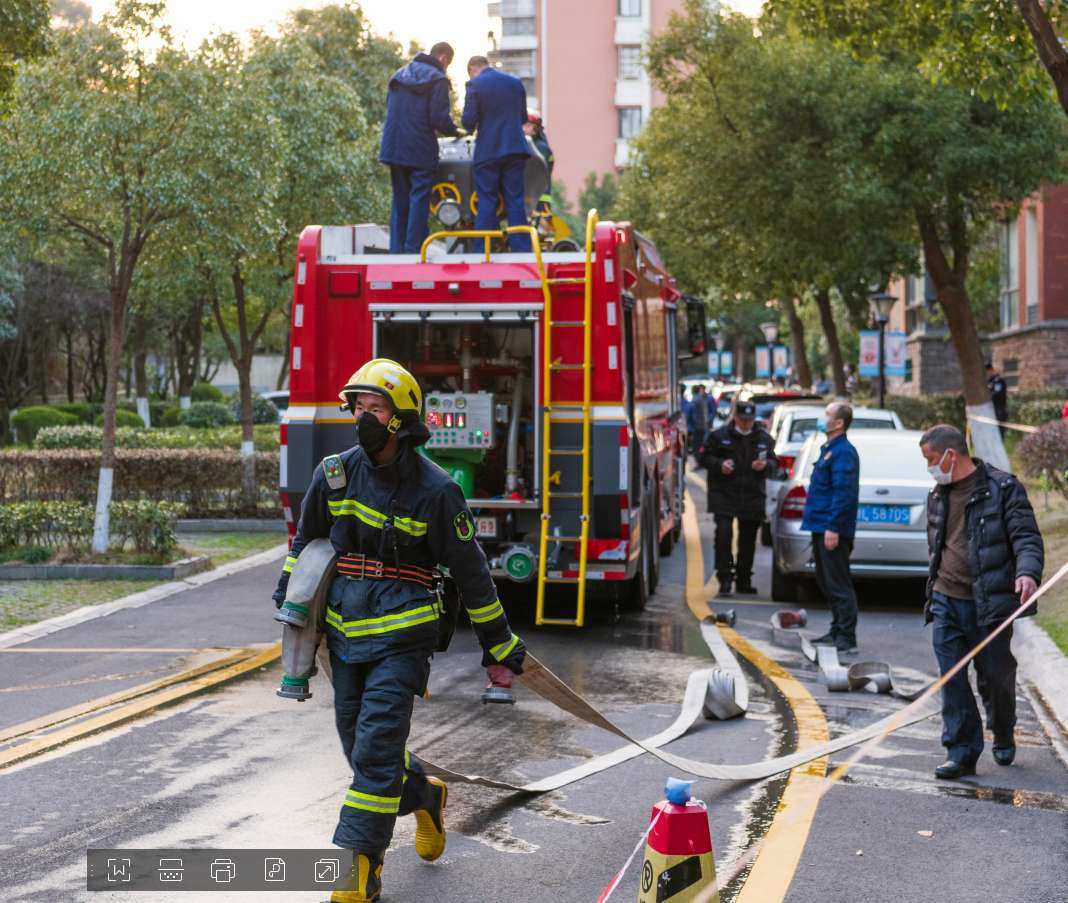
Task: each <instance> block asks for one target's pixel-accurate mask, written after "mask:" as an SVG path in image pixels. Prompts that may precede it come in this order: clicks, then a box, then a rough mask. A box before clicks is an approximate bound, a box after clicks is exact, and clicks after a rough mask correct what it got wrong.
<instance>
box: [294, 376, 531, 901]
mask: <svg viewBox="0 0 1068 903" xmlns="http://www.w3.org/2000/svg"><path fill="white" fill-rule="evenodd" d="M340 397H341V400H342V401H343V402H344V404H343V408H344V409H347V410H348V411H350V412H351V413H352V414H353V416H354V417H355V418H356V434H357V439H358V440H359V444H358V445H356V446H355V447H354V448H351V449H349V450H348V451H346V452H343V453H342V454H340V455H331V456H330V457H328V458H325V459H324V460H323V462H322V464H321V465H320V466H319V467H317V468H316V470H315V475H314V477H313V478H312V481H311V485H310V486H309V487H308V492H307V494H306V495H305V497H304V503H303V507H302V509H301V515H300V523H299V524H298V526H297V533H296V536H295V537H294V539H293V548H292V550H291V552H290V555H289V557H288V558H287V559H286V563H285V565H284V567H283V570H282V575H281V577H280V578H279V581H278V588H277V589H276V590H275V593H274V601H275V604H276V605H278V606H281V605H282V604H283V602H284V601H285V596H286V589H287V586H288V583H289V573H290V571H291V570H292V568H293V565H294V564H296V561H297V557H298V556H299V555H300V552H301V549H303V548H304V546H305V545H306V544H307V543H308V542H309V541H310V540H312V539H318V538H323V537H329V539H330V542H331V543H332V544H333V546H334V548H335V549H336V550H337V552H338V553H339V556H340V557H339V558H338V562H337V573H336V575H335V576H334V578H333V582H332V583H331V584H330V589H329V595H328V597H327V610H326V639H327V645H328V647H329V650H330V665H331V668H332V672H333V675H332V679H333V684H334V710H335V715H336V722H337V731H338V734H339V735H340V737H341V748H342V750H343V751H344V754H345V758H346V760H347V761H348V762H349V763H350V764H351V765H352V772H353V777H352V785H351V787H350V788H349V790H348V792H347V794H346V796H345V801H344V804H343V805H342V807H341V814H340V817H339V821H338V825H337V830H336V831H335V832H334V839H333V842H334V843H335V844H336V845H337V846H339V847H343V848H345V849H351V850H353V851H354V852H353V866H352V872H351V874H350V875H349V878H348V880H347V882H346V883H345V885H344V888H343V889H339V890H335V891H334V893H333V895H332V896H331V898H330V899H331V901H332V903H363V901H367V900H377V899H378V898H379V896H380V894H381V889H382V881H381V876H382V862H383V857H384V855H385V852H386V848H387V847H388V846H389V842H390V839H391V838H392V837H393V828H394V825H395V823H396V821H397V816H398V815H407V814H409V813H414V814H415V817H416V834H415V848H416V852H417V853H418V854H419V856H420V857H421V858H422V859H425V860H427V861H428V862H430V861H433V860H435V859H437V858H438V857H439V856H441V854H442V853H443V852H444V850H445V822H444V812H445V800H446V795H447V793H446V788H445V784H444V783H442V782H441V781H440V780H438V779H437V778H428V777H427V776H426V774H425V772H424V770H423V766H422V765H421V764H420V763H419V762H418V760H416V758H415V757H414V756H411V755H410V754H409V753H408V752H407V751H406V750H405V742H406V741H407V739H408V732H409V729H410V727H411V717H412V702H413V700H414V698H415V697H416V696H422V695H424V694H425V692H426V687H427V682H428V680H429V678H430V659H431V658H432V656H433V654H434V652H435V651H444V649H445V647H446V646H447V645H448V642H449V639H450V638H451V635H452V628H453V626H454V625H455V614H454V613H450V612H447V611H444V610H443V605H442V602H441V579H442V578H441V572H440V571H439V570H438V566H439V565H444V566H445V567H447V568H448V569H449V573H450V576H451V577H452V579H453V580H454V581H455V582H456V585H457V587H458V588H459V591H460V596H461V598H462V599H463V603H464V605H465V607H466V608H467V613H468V617H469V618H470V621H471V624H472V626H473V627H474V629H475V633H476V634H477V636H478V639H479V642H480V643H481V645H482V649H483V656H482V664H483V666H485V667H486V668H487V669H488V670H491V674H492V673H494V672H497V671H503V672H506V673H507V674H508V676H509V677H510V676H511V675H512V674H519V673H521V672H522V666H523V658H524V656H525V647H524V646H523V642H522V641H521V640H520V639H519V637H517V636H516V635H515V634H513V633H512V630H511V628H510V626H509V624H508V618H507V617H506V616H505V613H504V608H503V607H502V606H501V603H500V600H499V599H498V598H497V590H496V587H495V586H494V583H493V578H492V577H491V576H490V570H489V566H488V564H487V563H486V556H485V555H484V554H483V552H482V548H481V547H480V546H479V544H478V543H477V542H476V541H475V524H474V521H473V519H472V517H471V511H470V510H469V509H468V507H467V502H466V501H465V500H464V495H463V492H462V491H461V489H460V487H459V486H458V485H457V484H456V483H455V482H453V480H452V479H451V478H450V477H449V476H448V475H447V474H446V473H445V471H443V470H442V469H441V468H440V467H438V466H437V465H436V464H434V463H433V462H431V461H430V460H429V459H428V458H426V457H425V456H423V455H421V454H419V452H418V451H417V449H418V447H419V446H420V445H422V444H424V443H425V442H426V441H427V440H428V439H429V438H430V432H429V430H428V429H427V427H426V425H425V424H424V423H423V420H422V416H421V411H422V405H423V395H422V391H421V390H420V388H419V384H418V383H417V382H416V380H415V378H414V377H413V376H412V375H411V374H410V373H409V372H408V371H407V370H405V369H404V368H403V367H402V366H401V365H400V364H398V363H396V362H395V361H391V360H386V359H384V358H379V359H376V360H372V361H369V362H367V363H366V364H364V365H363V366H362V367H361V368H360V369H359V370H357V371H356V372H355V373H354V374H353V375H352V377H351V378H350V379H349V381H348V383H347V384H346V385H345V387H344V388H343V389H342V390H341V393H340ZM502 676H503V675H502ZM504 682H505V683H508V682H510V681H507V680H505V681H504Z"/></svg>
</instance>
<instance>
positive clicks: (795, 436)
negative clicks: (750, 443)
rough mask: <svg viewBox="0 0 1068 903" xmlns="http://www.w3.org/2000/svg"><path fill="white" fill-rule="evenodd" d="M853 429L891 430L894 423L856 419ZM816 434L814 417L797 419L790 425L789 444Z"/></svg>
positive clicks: (874, 419) (873, 419)
mask: <svg viewBox="0 0 1068 903" xmlns="http://www.w3.org/2000/svg"><path fill="white" fill-rule="evenodd" d="M853 429H861V430H892V429H894V421H892V420H881V419H877V418H874V417H858V418H857V419H856V420H854V421H853ZM814 432H816V418H815V417H798V418H797V420H795V421H793V422H792V423H791V424H790V438H789V441H790V442H804V441H805V440H806V439H807V438H808V437H809V436H811V435H812V434H813V433H814Z"/></svg>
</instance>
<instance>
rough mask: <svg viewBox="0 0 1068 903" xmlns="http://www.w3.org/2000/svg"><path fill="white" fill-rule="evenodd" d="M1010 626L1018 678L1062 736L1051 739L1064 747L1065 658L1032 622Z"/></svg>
mask: <svg viewBox="0 0 1068 903" xmlns="http://www.w3.org/2000/svg"><path fill="white" fill-rule="evenodd" d="M1013 626H1014V628H1015V631H1016V637H1015V639H1016V642H1015V644H1014V645H1015V646H1016V649H1015V650H1014V651H1015V652H1016V658H1017V660H1018V662H1019V665H1018V667H1019V671H1020V675H1021V676H1022V677H1023V678H1024V680H1026V681H1027V682H1028V683H1030V684H1031V686H1032V687H1033V688H1034V690H1035V692H1036V693H1037V694H1038V695H1039V696H1040V697H1041V698H1042V702H1044V703H1045V705H1046V708H1047V709H1048V710H1049V712H1050V714H1051V715H1052V716H1053V718H1055V719H1056V721H1057V724H1056V727H1057V728H1058V729H1059V730H1060V731H1061V736H1060V737H1051V739H1052V740H1053V741H1054V742H1057V743H1061V744H1063V743H1065V742H1066V741H1068V656H1065V654H1064V653H1063V652H1061V650H1060V649H1059V648H1058V646H1057V644H1056V643H1054V642H1053V640H1051V639H1050V638H1049V634H1047V633H1046V631H1044V630H1043V629H1042V628H1041V627H1039V626H1038V625H1037V624H1036V623H1035V622H1034V620H1033V619H1032V618H1020V619H1019V620H1018V621H1017V622H1016V623H1015V624H1014V625H1013Z"/></svg>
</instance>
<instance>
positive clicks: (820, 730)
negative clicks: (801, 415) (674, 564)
mask: <svg viewBox="0 0 1068 903" xmlns="http://www.w3.org/2000/svg"><path fill="white" fill-rule="evenodd" d="M686 496H687V505H686V513H685V514H684V515H683V535H684V536H685V542H686V604H687V606H688V607H689V609H690V611H692V612H693V614H694V616H695V617H696V618H697V619H698V620H703V619H704V618H706V617H708V616H709V615H710V614H712V609H711V608H710V607H709V605H708V597H709V595H710V593H709V586H708V585H707V584H706V582H705V559H704V552H703V551H702V549H701V533H700V529H699V528H698V525H697V513H696V508H695V506H694V502H693V496H692V495H691V494H690V493H689V492H687V493H686ZM719 630H720V632H721V633H722V634H723V638H724V639H725V640H726V641H727V643H728V644H729V645H730V646H731V647H732V648H733V649H734V650H735V651H736V652H737V653H738V654H739V655H741V656H743V657H744V658H746V659H748V660H749V661H750V662H751V663H752V664H753V665H754V666H755V667H757V668H758V669H759V670H760V671H761V673H763V674H764V675H765V676H766V677H767V678H768V679H769V680H771V681H772V683H774V684H775V686H776V688H777V689H778V690H779V692H780V693H782V695H783V697H784V698H785V699H786V702H787V704H788V705H789V706H790V709H791V711H792V712H793V715H794V720H795V721H796V722H797V745H798V748H799V749H805V748H807V747H809V746H814V745H816V744H819V743H823V742H825V741H826V740H827V739H829V733H828V730H827V719H826V718H825V717H824V714H823V710H822V709H821V708H820V707H819V703H817V702H816V700H815V698H813V696H812V694H811V693H809V692H808V690H806V689H805V687H804V685H803V684H802V683H801V682H800V681H798V680H796V679H795V678H794V677H793V675H791V674H790V673H789V672H788V671H787V670H786V669H785V668H783V667H782V666H781V665H780V664H778V662H775V661H773V660H772V659H770V658H768V657H767V656H766V655H764V653H763V652H761V651H760V650H759V649H757V648H756V647H755V646H753V645H752V644H751V643H749V642H748V641H747V640H745V639H743V638H742V637H741V636H740V635H739V634H738V633H737V632H736V631H734V630H732V629H731V628H729V627H724V626H722V625H720V626H719ZM826 773H827V759H826V758H821V759H814V760H813V761H811V762H808V763H807V764H805V765H800V766H798V767H797V768H795V769H793V771H791V772H790V776H789V778H787V781H786V788H785V789H784V791H783V795H782V798H781V799H780V800H779V808H778V811H777V812H776V815H775V818H774V820H773V821H772V823H771V827H770V828H769V829H768V832H767V834H766V835H765V836H764V840H763V843H762V845H761V849H760V853H759V854H758V855H757V857H756V861H755V862H754V863H753V867H752V869H751V870H750V872H749V875H748V876H747V877H746V879H745V884H744V885H743V886H742V889H741V891H740V893H739V894H738V896H737V897H735V903H775V901H781V900H783V899H784V898H785V897H786V892H787V891H788V890H789V889H790V882H791V881H793V877H794V872H795V871H796V870H797V865H798V863H799V862H800V861H801V853H802V852H803V850H804V848H805V843H806V841H807V840H808V834H809V831H810V829H811V828H812V821H813V819H814V818H815V817H816V807H817V805H818V804H819V799H820V784H821V780H822V778H823V776H824V775H825V774H826ZM784 812H789V813H790V819H789V826H787V825H786V824H784V821H783V819H782V818H781V816H782V814H783V813H784Z"/></svg>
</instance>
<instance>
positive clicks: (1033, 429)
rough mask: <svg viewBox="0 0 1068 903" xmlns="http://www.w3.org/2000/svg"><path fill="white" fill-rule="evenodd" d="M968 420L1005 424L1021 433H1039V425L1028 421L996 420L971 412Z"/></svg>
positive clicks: (995, 424) (1004, 425)
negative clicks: (1033, 424) (1029, 423)
mask: <svg viewBox="0 0 1068 903" xmlns="http://www.w3.org/2000/svg"><path fill="white" fill-rule="evenodd" d="M968 420H969V421H973V422H975V423H989V424H990V425H991V426H1003V427H1005V429H1007V430H1016V431H1017V432H1020V433H1037V432H1038V427H1037V426H1028V425H1027V424H1026V423H1010V422H1009V421H1007V420H995V419H994V418H993V417H981V416H980V415H978V414H969V415H968Z"/></svg>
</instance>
